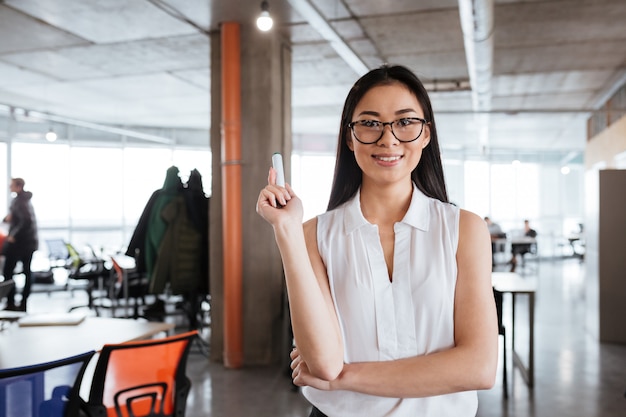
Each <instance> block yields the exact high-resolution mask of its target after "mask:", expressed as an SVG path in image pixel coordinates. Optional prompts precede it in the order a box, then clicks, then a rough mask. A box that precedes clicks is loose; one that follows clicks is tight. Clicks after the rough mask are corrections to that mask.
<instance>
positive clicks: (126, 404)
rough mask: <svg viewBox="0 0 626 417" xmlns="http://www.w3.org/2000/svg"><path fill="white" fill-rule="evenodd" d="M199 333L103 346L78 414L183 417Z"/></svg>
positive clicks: (97, 416)
mask: <svg viewBox="0 0 626 417" xmlns="http://www.w3.org/2000/svg"><path fill="white" fill-rule="evenodd" d="M196 337H198V331H197V330H193V331H190V332H186V333H181V334H178V335H175V336H170V337H165V338H160V339H151V340H143V341H135V342H127V343H120V344H108V345H104V347H103V348H102V351H101V352H100V356H99V358H98V362H97V364H96V367H95V370H94V375H93V379H92V383H91V390H90V393H89V400H88V401H87V402H86V403H83V406H82V408H83V411H85V412H86V413H87V415H89V416H90V417H105V416H106V417H143V416H150V417H170V416H172V417H174V416H176V417H182V416H184V415H185V408H186V405H187V395H188V394H189V389H190V388H191V382H190V380H189V378H187V375H186V364H187V356H188V354H189V349H190V347H191V344H192V342H193V340H194V339H195V338H196Z"/></svg>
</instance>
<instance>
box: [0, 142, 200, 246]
mask: <svg viewBox="0 0 626 417" xmlns="http://www.w3.org/2000/svg"><path fill="white" fill-rule="evenodd" d="M0 157H1V158H2V159H3V160H5V161H6V160H7V159H6V158H7V144H5V143H1V144H0ZM210 164H211V155H210V151H208V150H206V149H191V148H189V149H184V148H175V149H172V148H163V147H138V146H132V147H131V146H128V147H127V146H117V147H111V146H70V145H69V144H57V143H54V144H48V143H22V142H13V143H12V144H11V165H10V166H11V173H10V175H11V177H22V178H24V180H25V181H26V186H25V189H26V190H27V191H31V192H32V193H33V199H32V202H33V206H34V208H35V213H36V215H37V221H38V227H39V234H40V242H41V243H40V249H41V250H42V251H45V250H46V246H45V241H46V239H54V238H61V239H64V240H66V241H68V242H71V243H72V244H73V245H74V246H76V247H77V248H80V249H83V248H85V247H92V248H93V249H94V250H95V251H106V252H108V253H111V252H116V251H119V250H123V249H124V248H125V246H126V245H127V244H128V242H129V240H130V236H131V235H132V233H133V231H134V228H135V226H136V224H137V221H138V220H139V216H140V215H141V213H142V212H143V209H144V207H145V205H146V203H147V202H148V199H149V198H150V196H151V195H152V193H153V192H154V191H156V190H157V189H160V188H161V187H162V186H163V183H164V180H165V175H166V172H167V169H168V168H169V167H171V166H172V165H175V166H177V167H178V168H179V170H180V177H181V181H182V182H183V183H185V182H186V181H187V179H188V177H189V174H190V172H191V170H193V169H197V170H198V171H199V172H200V174H201V175H202V180H203V185H204V189H205V193H206V194H207V195H209V194H210V191H209V188H210V184H211V167H210ZM2 176H6V173H4V172H3V173H1V174H0V178H2ZM4 184H8V179H6V181H4ZM6 196H7V194H6V193H3V195H2V197H0V198H2V200H0V202H1V203H3V204H2V207H7V198H6Z"/></svg>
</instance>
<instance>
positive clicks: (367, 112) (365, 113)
mask: <svg viewBox="0 0 626 417" xmlns="http://www.w3.org/2000/svg"><path fill="white" fill-rule="evenodd" d="M358 116H376V117H378V116H380V113H378V112H375V111H372V110H363V111H362V112H361V113H359V114H357V117H358Z"/></svg>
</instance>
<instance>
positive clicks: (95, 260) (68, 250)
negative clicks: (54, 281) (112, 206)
mask: <svg viewBox="0 0 626 417" xmlns="http://www.w3.org/2000/svg"><path fill="white" fill-rule="evenodd" d="M46 246H47V247H48V259H49V260H50V268H51V269H54V268H63V269H65V271H66V273H67V283H66V284H65V290H68V291H71V292H72V293H73V291H75V290H77V289H80V290H84V291H85V292H86V293H87V297H88V302H87V305H80V306H74V307H72V308H70V311H72V310H75V309H77V308H81V307H88V308H90V309H93V308H94V291H95V290H96V288H97V287H98V286H100V282H101V280H104V279H105V278H106V277H108V274H109V270H108V269H107V267H106V265H105V261H104V259H102V258H100V257H99V256H97V255H96V254H95V252H94V250H93V249H91V248H89V249H90V253H89V254H83V253H80V252H79V251H78V250H77V249H76V248H75V247H74V246H73V245H72V244H71V243H68V242H66V241H64V240H63V239H46Z"/></svg>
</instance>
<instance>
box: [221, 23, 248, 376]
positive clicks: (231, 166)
mask: <svg viewBox="0 0 626 417" xmlns="http://www.w3.org/2000/svg"><path fill="white" fill-rule="evenodd" d="M221 35H222V36H221V40H222V45H221V54H222V129H221V133H222V138H221V140H222V146H221V147H222V193H223V198H222V204H223V207H222V209H223V210H222V214H223V220H222V226H223V227H222V228H223V252H224V365H225V366H226V367H227V368H241V366H242V365H243V340H242V339H243V320H242V276H243V262H242V258H243V257H242V252H243V250H242V238H243V234H242V226H241V222H242V218H241V216H242V214H241V53H240V35H239V24H238V23H233V22H227V23H223V24H222V26H221Z"/></svg>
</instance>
